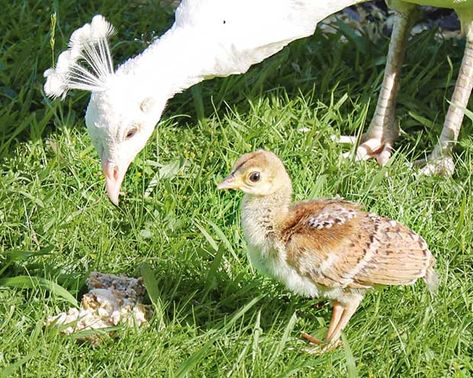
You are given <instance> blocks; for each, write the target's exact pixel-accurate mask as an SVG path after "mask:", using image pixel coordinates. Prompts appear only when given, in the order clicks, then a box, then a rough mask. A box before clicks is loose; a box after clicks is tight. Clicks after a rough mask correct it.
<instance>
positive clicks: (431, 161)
mask: <svg viewBox="0 0 473 378" xmlns="http://www.w3.org/2000/svg"><path fill="white" fill-rule="evenodd" d="M414 164H415V165H416V166H422V168H421V169H420V170H419V175H421V176H433V175H438V176H445V177H450V176H452V175H453V173H454V172H455V163H454V162H453V158H452V157H451V156H442V157H440V158H431V157H429V158H428V159H421V160H417V161H416V162H415V163H414Z"/></svg>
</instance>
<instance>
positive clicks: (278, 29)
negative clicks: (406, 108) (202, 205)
mask: <svg viewBox="0 0 473 378" xmlns="http://www.w3.org/2000/svg"><path fill="white" fill-rule="evenodd" d="M361 2H363V0H324V1H318V0H238V1H236V0H183V1H182V2H181V4H180V5H179V7H178V8H177V10H176V14H175V22H174V24H173V26H172V27H171V28H170V29H169V30H168V31H167V32H166V33H165V34H164V35H163V36H162V37H161V38H159V39H157V40H156V41H155V42H154V43H153V44H151V45H150V46H149V47H148V48H147V49H146V50H145V51H144V52H143V53H141V54H140V55H138V56H136V57H134V58H131V59H129V60H127V61H126V62H125V63H123V64H122V65H120V66H119V67H118V68H117V69H116V70H114V67H113V63H112V58H111V54H110V49H109V46H108V37H109V36H110V35H111V34H112V31H113V28H112V26H111V25H110V24H109V23H108V22H107V21H106V20H105V19H104V18H103V17H102V16H99V15H98V16H95V17H94V18H93V20H92V22H91V23H90V24H86V25H84V26H83V27H81V28H80V29H78V30H76V31H75V32H74V33H73V34H72V36H71V38H70V42H69V48H68V49H67V50H66V51H64V52H63V53H62V54H60V55H59V57H58V61H57V64H56V67H55V68H51V69H48V70H47V71H45V77H46V78H47V80H46V83H45V86H44V89H45V93H46V94H47V95H48V96H51V97H62V98H64V96H65V95H66V93H67V91H68V90H69V89H81V90H86V91H90V92H92V95H91V98H90V102H89V105H88V107H87V111H86V115H85V121H86V125H87V129H88V131H89V134H90V136H91V138H92V141H93V143H94V145H95V147H96V149H97V152H98V154H99V157H100V159H101V162H102V168H103V172H104V175H105V179H106V189H107V193H108V196H109V198H110V199H111V201H112V202H113V203H114V204H116V205H118V197H119V192H120V186H121V184H122V181H123V179H124V176H125V173H126V171H127V169H128V166H129V165H130V163H131V161H132V160H133V159H134V158H135V156H136V155H137V154H138V152H140V151H141V149H142V148H143V147H144V145H145V144H146V141H147V140H148V138H149V137H150V136H151V134H152V132H153V130H154V127H155V125H156V124H157V123H158V121H159V119H160V117H161V114H162V112H163V110H164V107H165V105H166V101H167V100H168V99H170V98H172V97H173V96H174V95H175V94H176V93H178V92H181V91H183V90H185V89H186V88H189V87H190V86H192V85H194V84H196V83H198V82H201V81H202V80H205V79H209V78H212V77H218V76H228V75H232V74H240V73H244V72H246V71H247V70H248V69H249V67H250V66H251V65H253V64H256V63H258V62H261V61H262V60H264V59H265V58H267V57H269V56H271V55H273V54H275V53H276V52H278V51H280V50H281V49H282V48H283V47H284V46H286V45H287V44H288V43H290V42H291V41H294V40H296V39H299V38H303V37H306V36H309V35H311V34H312V33H313V32H314V30H315V28H316V25H317V23H318V22H319V21H320V20H323V19H324V18H326V17H327V16H329V15H331V14H333V13H335V12H337V11H339V10H341V9H343V8H345V7H347V6H350V5H354V4H358V3H361ZM388 3H389V5H390V6H391V8H393V9H395V10H396V21H395V24H394V29H393V33H392V39H391V44H390V48H389V54H388V60H387V65H386V72H385V76H384V81H383V85H382V88H381V94H380V96H379V100H378V104H377V107H376V110H375V115H374V117H373V120H372V122H371V124H370V126H369V129H368V131H367V132H366V134H364V135H363V137H362V139H361V143H360V145H359V146H358V148H357V152H356V158H357V159H358V160H364V159H367V158H370V157H374V158H376V159H377V160H378V162H379V163H380V164H385V163H386V161H387V160H388V159H389V157H390V154H391V150H392V146H393V143H394V140H395V139H396V137H397V135H398V132H399V131H398V129H397V126H396V123H395V122H394V109H395V98H396V93H397V90H398V87H399V73H400V67H401V64H402V58H403V55H404V54H403V52H404V47H405V44H406V40H407V36H408V34H409V26H410V25H411V24H412V19H413V16H412V14H413V12H414V9H415V6H416V5H415V4H421V5H427V4H428V5H433V6H438V7H448V8H453V9H455V10H456V12H457V13H458V15H459V17H460V19H461V22H462V28H463V30H464V31H465V33H466V38H467V44H466V51H465V55H464V60H463V63H462V66H461V69H460V74H459V77H458V80H457V86H456V88H455V91H454V94H453V99H452V104H451V106H450V109H449V111H448V114H447V117H446V120H445V126H444V128H443V131H442V135H441V137H440V140H439V143H438V145H437V146H436V147H435V149H434V151H433V152H432V154H431V155H430V157H429V159H428V162H427V165H426V167H425V168H424V169H425V172H426V173H452V171H453V162H452V158H451V149H452V145H453V144H454V142H455V141H456V139H457V136H458V132H459V128H460V126H461V123H462V120H463V109H464V108H465V107H466V106H467V102H468V98H469V95H470V93H471V89H472V84H473V45H472V44H473V26H472V25H473V23H472V19H473V5H472V4H473V0H415V1H414V0H409V2H406V1H395V0H393V1H388Z"/></svg>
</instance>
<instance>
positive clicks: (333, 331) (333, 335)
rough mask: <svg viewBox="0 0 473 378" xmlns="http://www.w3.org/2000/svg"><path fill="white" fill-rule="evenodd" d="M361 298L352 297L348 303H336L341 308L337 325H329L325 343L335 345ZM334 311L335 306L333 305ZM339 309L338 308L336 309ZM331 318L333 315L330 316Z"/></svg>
mask: <svg viewBox="0 0 473 378" xmlns="http://www.w3.org/2000/svg"><path fill="white" fill-rule="evenodd" d="M360 302H361V298H359V297H354V298H353V299H352V300H351V301H349V302H348V303H344V304H340V303H339V304H338V305H339V307H340V309H341V310H343V312H342V313H341V315H340V316H339V319H338V322H337V325H336V326H335V327H333V328H332V327H329V331H328V333H327V337H326V338H325V342H326V343H327V345H329V346H331V345H336V343H337V342H338V340H339V339H340V336H341V334H342V331H343V329H344V328H345V327H346V325H347V324H348V321H349V320H350V318H351V317H352V315H353V314H354V313H355V311H356V309H357V308H358V306H359V305H360ZM333 309H334V312H335V309H336V307H335V306H334V308H333ZM337 311H340V310H337ZM332 320H333V317H332Z"/></svg>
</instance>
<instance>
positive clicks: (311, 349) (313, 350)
mask: <svg viewBox="0 0 473 378" xmlns="http://www.w3.org/2000/svg"><path fill="white" fill-rule="evenodd" d="M301 336H302V338H304V339H305V340H307V341H308V342H309V343H310V345H309V346H307V347H305V348H304V351H305V352H306V353H309V354H313V355H320V354H323V353H326V352H330V351H332V350H334V349H336V348H338V347H339V346H340V340H336V341H330V342H325V341H322V340H320V339H317V338H316V337H314V336H312V335H309V334H308V333H305V332H302V333H301Z"/></svg>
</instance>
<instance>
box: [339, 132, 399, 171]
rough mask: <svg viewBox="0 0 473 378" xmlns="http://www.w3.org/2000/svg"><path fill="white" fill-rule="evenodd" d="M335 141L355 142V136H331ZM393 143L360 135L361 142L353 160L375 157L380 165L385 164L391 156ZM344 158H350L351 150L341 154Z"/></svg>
mask: <svg viewBox="0 0 473 378" xmlns="http://www.w3.org/2000/svg"><path fill="white" fill-rule="evenodd" d="M333 139H334V140H335V141H336V142H337V143H342V144H355V143H356V137H350V136H341V137H339V138H333ZM392 146H393V143H392V142H388V141H383V140H381V139H379V138H369V137H367V136H366V137H365V136H364V137H362V142H361V143H360V145H359V146H358V147H357V148H356V151H355V161H363V160H368V159H376V161H377V162H378V164H379V165H380V166H384V165H386V163H387V162H388V160H389V158H390V157H391V153H392V149H393V147H392ZM342 156H343V157H344V158H347V159H349V158H351V157H352V153H351V152H345V153H343V154H342Z"/></svg>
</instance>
